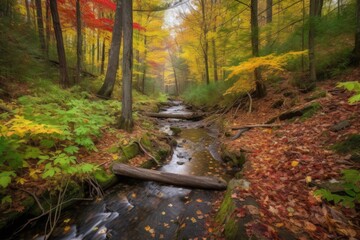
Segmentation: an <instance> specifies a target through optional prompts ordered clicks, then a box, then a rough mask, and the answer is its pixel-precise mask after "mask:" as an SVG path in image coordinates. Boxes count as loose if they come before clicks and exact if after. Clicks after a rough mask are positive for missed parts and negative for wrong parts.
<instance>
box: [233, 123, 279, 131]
mask: <svg viewBox="0 0 360 240" xmlns="http://www.w3.org/2000/svg"><path fill="white" fill-rule="evenodd" d="M281 126H282V125H281V124H258V125H244V126H233V127H231V130H240V129H244V128H272V127H281Z"/></svg>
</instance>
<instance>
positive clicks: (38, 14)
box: [35, 0, 46, 54]
mask: <svg viewBox="0 0 360 240" xmlns="http://www.w3.org/2000/svg"><path fill="white" fill-rule="evenodd" d="M35 5H36V19H37V25H38V32H39V40H40V48H41V51H42V52H43V54H45V53H46V46H45V35H44V22H43V16H42V7H41V0H35Z"/></svg>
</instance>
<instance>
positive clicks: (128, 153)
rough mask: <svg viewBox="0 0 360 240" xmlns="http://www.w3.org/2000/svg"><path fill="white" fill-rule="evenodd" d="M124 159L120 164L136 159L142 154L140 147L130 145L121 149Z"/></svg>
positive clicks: (122, 158) (121, 159)
mask: <svg viewBox="0 0 360 240" xmlns="http://www.w3.org/2000/svg"><path fill="white" fill-rule="evenodd" d="M121 151H122V157H121V158H120V162H124V163H126V162H127V161H128V160H130V159H132V158H134V157H135V156H137V155H138V154H139V153H140V148H139V145H138V144H136V143H130V144H129V145H126V146H125V147H121Z"/></svg>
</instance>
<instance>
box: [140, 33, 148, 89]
mask: <svg viewBox="0 0 360 240" xmlns="http://www.w3.org/2000/svg"><path fill="white" fill-rule="evenodd" d="M146 44H147V38H146V35H145V36H144V47H145V51H144V63H143V75H142V80H141V92H142V93H143V94H145V80H146V70H147V65H146V57H147V48H146Z"/></svg>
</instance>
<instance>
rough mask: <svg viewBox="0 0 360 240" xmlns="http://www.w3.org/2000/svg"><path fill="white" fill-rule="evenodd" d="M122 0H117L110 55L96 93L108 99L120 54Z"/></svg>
mask: <svg viewBox="0 0 360 240" xmlns="http://www.w3.org/2000/svg"><path fill="white" fill-rule="evenodd" d="M122 5H123V2H122V0H117V5H116V12H115V22H114V28H113V33H112V39H111V47H110V56H109V62H108V67H107V70H106V76H105V81H104V83H103V85H102V87H101V88H100V90H99V92H98V93H97V95H98V96H99V97H101V98H104V99H109V98H110V97H111V95H112V92H113V90H114V86H115V80H116V73H117V70H118V66H119V56H120V47H121V37H122V30H123V29H122V28H123V19H122V8H123V6H122Z"/></svg>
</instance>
